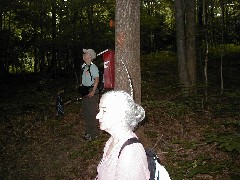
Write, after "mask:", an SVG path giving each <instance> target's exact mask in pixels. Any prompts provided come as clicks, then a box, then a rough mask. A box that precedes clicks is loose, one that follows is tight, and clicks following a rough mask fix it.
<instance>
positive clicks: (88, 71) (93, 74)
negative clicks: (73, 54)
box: [80, 49, 99, 140]
mask: <svg viewBox="0 0 240 180" xmlns="http://www.w3.org/2000/svg"><path fill="white" fill-rule="evenodd" d="M95 58H96V53H95V51H94V50H92V49H83V61H84V62H85V63H84V64H83V65H82V70H83V73H82V84H81V85H80V87H84V88H86V89H87V94H86V95H84V97H83V99H82V112H83V119H84V121H85V124H86V128H85V135H84V139H85V140H93V139H95V138H96V137H97V136H98V126H97V125H98V123H97V120H96V114H97V110H98V102H99V90H98V88H97V86H98V83H99V71H98V67H97V66H96V65H95V64H93V63H92V61H93V59H95Z"/></svg>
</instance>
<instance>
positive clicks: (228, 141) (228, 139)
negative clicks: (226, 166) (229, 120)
mask: <svg viewBox="0 0 240 180" xmlns="http://www.w3.org/2000/svg"><path fill="white" fill-rule="evenodd" d="M206 138H207V142H209V143H212V142H214V143H216V145H217V146H218V148H219V149H223V150H226V151H229V152H234V151H237V152H238V153H240V141H239V139H240V135H239V134H233V133H223V134H208V135H207V136H206Z"/></svg>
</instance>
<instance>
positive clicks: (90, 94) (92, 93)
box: [88, 77, 99, 97]
mask: <svg viewBox="0 0 240 180" xmlns="http://www.w3.org/2000/svg"><path fill="white" fill-rule="evenodd" d="M98 83H99V77H95V78H94V83H93V89H92V91H91V92H89V95H88V96H89V97H92V96H94V94H95V91H96V89H97V86H98Z"/></svg>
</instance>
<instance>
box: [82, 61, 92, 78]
mask: <svg viewBox="0 0 240 180" xmlns="http://www.w3.org/2000/svg"><path fill="white" fill-rule="evenodd" d="M91 65H92V64H90V65H89V66H88V65H85V66H83V67H82V73H81V74H82V75H83V72H84V70H85V68H86V67H88V72H89V75H90V77H91V81H92V78H93V77H92V74H91V70H90V69H91Z"/></svg>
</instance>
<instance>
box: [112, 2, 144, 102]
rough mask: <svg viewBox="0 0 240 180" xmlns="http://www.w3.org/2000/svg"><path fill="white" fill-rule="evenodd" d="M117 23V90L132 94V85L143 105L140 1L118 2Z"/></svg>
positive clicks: (138, 100) (135, 94) (136, 99)
mask: <svg viewBox="0 0 240 180" xmlns="http://www.w3.org/2000/svg"><path fill="white" fill-rule="evenodd" d="M115 22H116V26H115V28H116V30H115V38H116V39H115V42H116V49H115V50H116V53H115V60H116V64H115V65H116V67H115V74H116V76H115V82H116V83H115V89H116V90H124V91H126V92H128V93H130V94H131V92H132V90H131V85H132V86H133V96H134V99H135V101H136V102H137V103H141V72H140V2H139V0H116V13H115ZM128 74H129V76H128ZM129 79H130V80H131V83H130V82H129Z"/></svg>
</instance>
